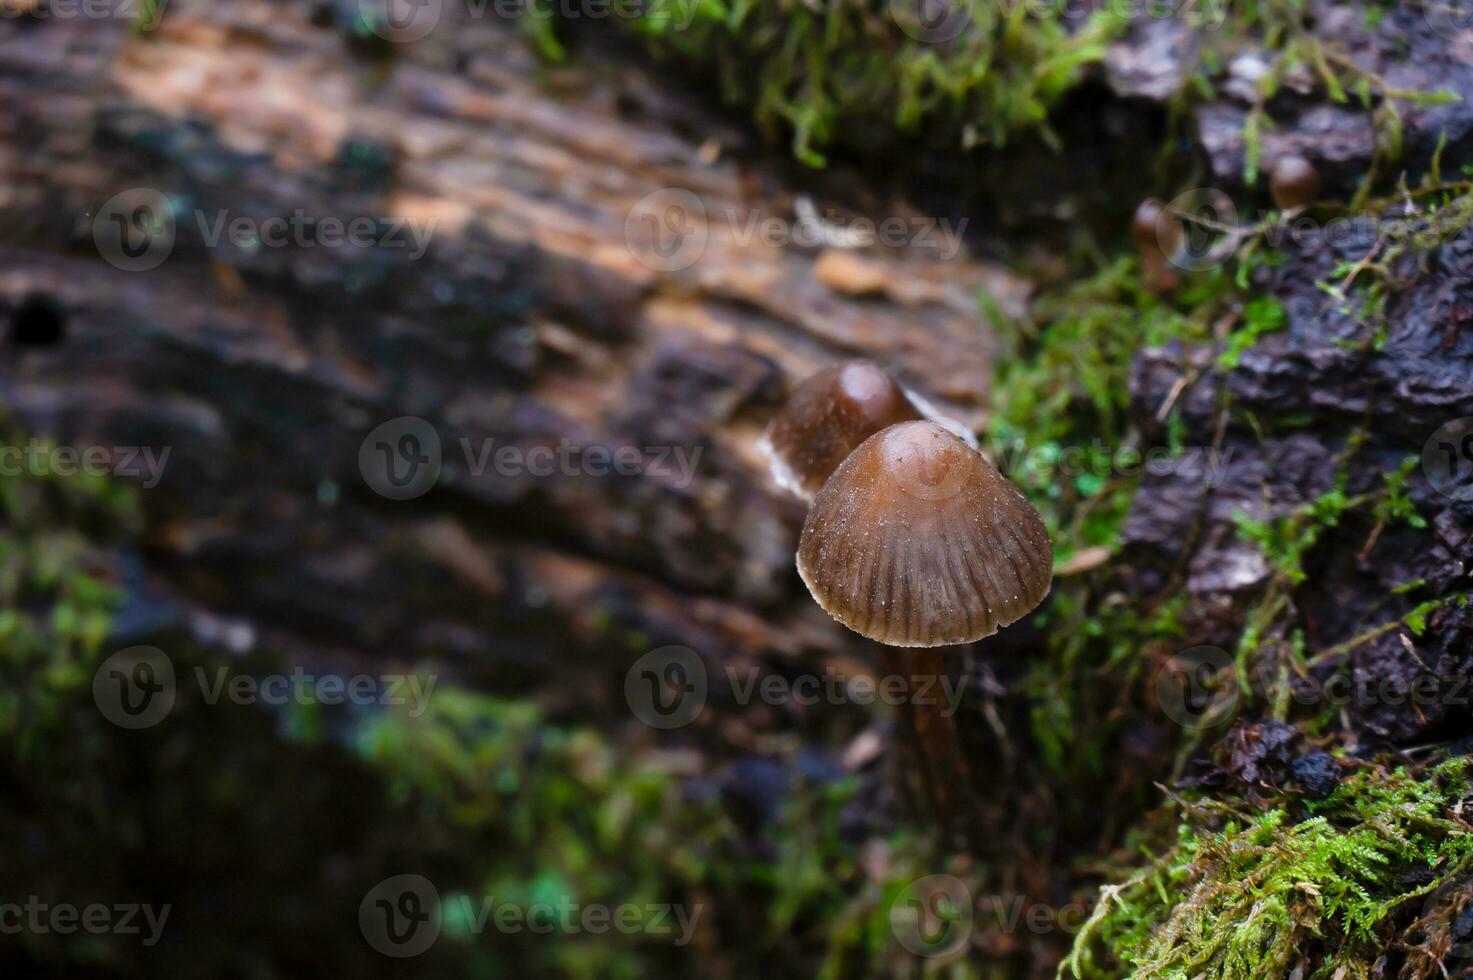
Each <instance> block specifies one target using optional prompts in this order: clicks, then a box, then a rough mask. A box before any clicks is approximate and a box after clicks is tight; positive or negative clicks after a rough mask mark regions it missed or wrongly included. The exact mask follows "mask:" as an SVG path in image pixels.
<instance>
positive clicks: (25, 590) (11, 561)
mask: <svg viewBox="0 0 1473 980" xmlns="http://www.w3.org/2000/svg"><path fill="white" fill-rule="evenodd" d="M28 441H29V440H28V438H27V437H25V436H24V435H21V434H20V433H19V430H18V429H17V428H16V427H15V426H13V425H11V424H9V423H8V422H6V421H5V420H4V419H3V417H0V444H7V445H25V444H26V443H27V442H28ZM140 523H141V521H140V517H139V508H138V502H137V495H136V493H135V492H134V491H133V490H132V489H131V488H128V487H125V486H122V485H120V484H117V483H115V482H113V481H111V480H107V479H103V478H99V477H96V476H91V475H81V474H79V475H77V476H72V477H59V476H56V475H54V474H49V473H40V474H32V473H29V472H21V473H17V474H13V475H0V737H8V738H14V739H15V745H16V747H17V748H18V749H19V750H20V751H21V752H22V753H26V752H29V751H30V749H31V748H32V747H33V745H35V744H36V742H37V740H40V739H44V737H45V735H46V732H47V731H48V730H49V729H50V727H51V726H52V725H53V724H55V723H56V721H57V720H58V716H59V715H58V713H59V711H60V710H61V705H62V703H63V701H64V700H65V698H66V697H67V696H68V694H69V692H72V691H74V690H75V689H77V688H81V687H85V686H86V685H87V684H89V683H91V678H92V667H93V661H94V660H95V658H96V656H97V654H98V652H99V651H100V649H101V646H102V643H103V641H104V640H105V639H106V637H107V634H108V629H109V624H110V622H111V616H112V613H113V612H114V611H115V610H116V608H117V607H118V605H119V604H120V602H121V601H122V594H121V592H120V591H119V590H118V588H117V586H116V583H115V582H112V581H109V579H108V578H107V574H106V568H107V565H106V563H105V561H104V560H103V558H102V554H103V551H102V549H101V548H100V547H99V546H98V544H97V542H98V541H99V540H106V539H107V538H109V537H114V536H117V535H118V534H120V533H125V532H127V531H130V530H134V529H136V528H137V527H138V526H139V525H140Z"/></svg>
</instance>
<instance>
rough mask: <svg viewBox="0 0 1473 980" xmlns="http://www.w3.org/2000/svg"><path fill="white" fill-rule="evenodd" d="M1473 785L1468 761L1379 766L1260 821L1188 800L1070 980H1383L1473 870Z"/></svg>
mask: <svg viewBox="0 0 1473 980" xmlns="http://www.w3.org/2000/svg"><path fill="white" fill-rule="evenodd" d="M1467 775H1468V763H1467V761H1466V760H1454V761H1451V762H1446V763H1444V764H1442V765H1440V766H1438V767H1436V768H1433V769H1430V770H1427V771H1424V772H1421V773H1413V772H1409V771H1406V770H1401V769H1398V770H1396V771H1394V772H1388V771H1386V770H1384V769H1381V768H1378V767H1367V768H1365V769H1363V770H1361V771H1359V772H1357V773H1355V774H1354V775H1352V776H1351V777H1350V778H1348V779H1346V780H1345V781H1344V782H1343V783H1342V784H1341V785H1340V786H1339V787H1338V788H1337V789H1336V790H1335V792H1334V793H1333V794H1332V795H1330V796H1329V797H1328V798H1327V799H1325V800H1324V801H1322V802H1319V803H1306V804H1303V806H1302V809H1301V807H1300V806H1298V805H1285V806H1282V807H1279V808H1276V809H1271V810H1269V811H1267V812H1265V813H1260V814H1248V813H1244V812H1241V811H1240V810H1237V809H1235V808H1234V807H1232V806H1230V805H1229V804H1226V803H1221V802H1212V801H1202V802H1197V803H1191V802H1187V801H1178V805H1179V806H1180V808H1181V811H1182V818H1183V819H1182V822H1181V825H1180V828H1179V830H1178V832H1177V840H1176V843H1175V844H1174V846H1172V847H1171V848H1170V849H1169V850H1168V851H1166V853H1164V854H1162V855H1160V856H1159V857H1156V858H1155V859H1153V860H1152V861H1151V862H1150V863H1149V864H1147V865H1146V866H1145V867H1144V868H1142V869H1141V870H1140V871H1138V872H1137V873H1136V874H1134V875H1132V876H1131V877H1129V878H1128V879H1126V880H1124V881H1123V882H1121V883H1119V884H1116V885H1113V886H1110V887H1107V888H1106V889H1105V890H1104V892H1103V894H1102V895H1101V898H1100V901H1099V905H1098V906H1097V908H1096V909H1095V912H1094V914H1093V915H1092V916H1091V917H1090V919H1089V921H1088V922H1087V923H1086V924H1085V926H1084V928H1083V929H1082V930H1081V931H1080V933H1079V935H1078V937H1077V938H1076V941H1075V946H1074V951H1073V953H1072V954H1071V955H1070V957H1069V958H1068V959H1067V960H1066V961H1065V963H1064V964H1063V966H1062V967H1061V968H1060V975H1061V976H1064V975H1069V976H1073V977H1076V978H1080V980H1083V978H1094V977H1117V976H1133V977H1180V978H1188V977H1228V978H1239V977H1241V978H1245V980H1246V978H1250V977H1263V976H1288V975H1290V973H1291V972H1292V971H1294V970H1295V969H1296V968H1299V969H1301V973H1300V974H1299V975H1302V976H1305V977H1311V978H1312V977H1347V978H1348V977H1366V976H1370V975H1371V969H1372V963H1373V962H1374V961H1375V960H1377V959H1378V958H1379V957H1380V956H1381V955H1382V953H1383V951H1384V950H1385V948H1386V947H1387V945H1388V944H1389V941H1390V940H1391V938H1392V937H1393V935H1394V934H1395V931H1396V928H1397V926H1398V924H1399V923H1400V924H1404V923H1405V922H1406V921H1407V920H1409V919H1411V918H1415V917H1416V915H1417V913H1418V911H1419V910H1420V908H1421V905H1422V903H1421V901H1419V900H1421V899H1423V898H1424V897H1425V896H1428V895H1430V894H1432V893H1434V892H1436V891H1437V890H1438V889H1439V888H1442V887H1443V886H1444V885H1445V883H1446V882H1448V881H1449V880H1451V879H1453V878H1454V877H1455V876H1457V875H1458V874H1460V873H1461V872H1463V871H1465V870H1466V869H1467V867H1468V866H1469V865H1470V863H1473V829H1470V827H1469V825H1468V824H1467V823H1466V822H1465V821H1464V820H1463V819H1462V816H1461V813H1460V811H1461V806H1462V803H1463V801H1464V799H1465V797H1466V796H1467V794H1468V789H1469V787H1468V781H1467ZM1301 965H1302V967H1301ZM1386 975H1394V974H1386ZM1416 975H1424V974H1422V973H1417V974H1416Z"/></svg>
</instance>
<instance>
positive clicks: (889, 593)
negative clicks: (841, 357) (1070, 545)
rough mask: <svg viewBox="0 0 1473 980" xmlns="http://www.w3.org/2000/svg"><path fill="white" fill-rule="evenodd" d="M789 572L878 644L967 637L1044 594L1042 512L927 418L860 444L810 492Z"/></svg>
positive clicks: (1014, 616)
mask: <svg viewBox="0 0 1473 980" xmlns="http://www.w3.org/2000/svg"><path fill="white" fill-rule="evenodd" d="M798 574H799V575H800V576H802V578H803V582H804V584H805V585H807V586H808V590H809V591H810V592H811V593H813V598H814V599H815V600H816V601H817V602H818V604H819V605H820V606H822V607H823V609H824V611H826V612H827V613H828V614H829V615H830V616H833V617H834V618H835V619H837V620H838V621H839V622H841V623H843V624H844V625H845V626H847V627H849V628H850V629H852V630H854V631H855V632H857V633H860V634H862V635H864V636H867V637H869V638H870V639H872V640H876V641H878V642H880V643H884V644H889V645H891V646H899V647H934V646H947V645H951V644H956V643H970V642H972V641H974V640H980V639H982V638H983V637H986V636H991V635H992V634H993V633H995V632H997V630H998V629H999V628H1000V627H1003V626H1007V625H1009V624H1011V623H1014V622H1016V621H1017V620H1019V619H1021V618H1022V617H1023V616H1025V615H1027V614H1028V613H1029V612H1030V611H1032V610H1033V609H1034V608H1035V607H1037V606H1038V604H1039V603H1040V602H1042V601H1043V599H1044V597H1045V596H1047V595H1048V591H1049V587H1050V585H1051V584H1052V582H1053V551H1052V548H1051V546H1050V543H1049V536H1048V531H1047V529H1046V528H1045V527H1044V523H1043V519H1042V518H1041V517H1040V516H1039V514H1038V512H1037V511H1036V510H1034V509H1033V507H1032V505H1031V504H1029V503H1028V500H1027V499H1026V498H1025V497H1024V496H1023V494H1022V492H1021V491H1020V490H1018V488H1017V487H1015V486H1013V485H1012V484H1011V483H1009V482H1008V480H1007V479H1006V478H1005V477H1003V476H1002V474H1000V473H998V471H997V470H996V469H994V468H993V466H992V464H991V463H989V462H988V461H987V459H986V457H984V456H983V455H982V454H981V453H980V452H978V451H977V450H976V449H973V448H972V447H971V446H969V445H967V444H966V442H964V441H963V440H962V439H961V438H959V437H958V436H956V435H955V434H954V433H952V432H950V431H948V430H947V429H945V428H943V427H942V426H940V425H937V424H936V423H934V422H902V423H900V424H898V425H893V426H891V427H889V428H888V429H885V430H884V431H882V432H879V433H877V434H876V435H873V436H871V437H870V438H869V439H867V440H865V441H864V443H863V444H862V445H860V447H859V448H858V449H856V450H855V451H854V452H853V453H852V454H851V455H850V456H849V458H848V459H846V460H844V462H843V463H842V464H841V465H840V466H839V468H838V469H837V470H835V471H834V475H833V476H832V477H830V478H829V481H828V482H827V483H825V484H824V486H823V489H822V490H820V491H819V493H818V495H817V496H816V497H815V498H814V500H813V507H812V508H811V509H810V510H809V512H808V520H807V521H806V522H805V523H804V525H803V534H802V538H801V539H800V542H799V546H798Z"/></svg>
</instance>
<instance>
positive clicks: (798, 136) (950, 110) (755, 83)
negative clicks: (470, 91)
mask: <svg viewBox="0 0 1473 980" xmlns="http://www.w3.org/2000/svg"><path fill="white" fill-rule="evenodd" d="M916 9H917V5H915V4H913V3H893V4H892V3H890V2H887V0H837V2H835V3H830V4H826V5H823V6H817V5H812V4H808V3H803V2H799V0H699V2H694V0H653V2H652V3H650V4H649V5H648V6H647V7H646V9H645V10H644V12H643V14H642V16H641V17H640V19H639V20H638V21H637V22H636V23H637V26H638V28H639V30H640V31H641V32H642V33H644V34H645V35H647V36H648V37H649V38H651V39H652V41H654V42H655V44H656V46H657V48H658V49H660V50H663V51H668V52H673V53H676V54H679V55H681V56H684V57H686V58H689V59H691V60H693V61H697V62H699V63H702V64H708V65H709V64H715V65H717V66H719V69H720V71H721V80H722V83H723V86H724V88H725V91H726V94H727V95H728V97H729V98H731V99H732V100H733V101H738V102H742V103H745V104H748V105H751V106H753V107H754V109H755V112H756V115H757V118H758V120H759V122H761V123H762V124H764V125H767V126H769V127H771V128H780V127H781V128H785V129H787V130H788V131H790V132H791V133H792V143H793V151H794V153H795V154H796V155H797V156H798V157H799V158H800V159H802V160H803V161H805V162H807V163H809V164H811V165H814V166H821V165H822V164H823V163H824V162H825V158H824V155H823V149H824V147H826V146H827V145H829V144H830V143H831V142H833V141H834V139H835V137H836V135H837V134H838V133H839V132H841V131H845V130H849V129H851V127H854V126H856V125H862V126H866V127H869V126H873V125H874V124H875V123H880V124H881V125H882V127H884V128H893V129H895V130H898V131H900V132H903V133H912V132H914V131H915V130H916V129H917V128H918V127H919V126H920V125H921V124H922V123H923V122H930V121H933V120H934V121H944V123H946V124H947V125H949V126H950V127H951V128H953V129H957V130H959V131H960V132H961V133H962V142H963V144H964V145H967V146H970V145H974V144H977V143H992V144H1001V143H1003V142H1004V141H1006V140H1007V139H1008V137H1009V136H1010V135H1011V134H1012V133H1015V132H1017V131H1019V130H1028V129H1031V130H1035V131H1039V132H1043V133H1045V134H1047V122H1046V120H1047V115H1048V110H1049V108H1050V106H1052V105H1053V104H1054V103H1055V102H1056V101H1057V100H1058V98H1059V97H1060V96H1061V95H1062V94H1063V93H1064V92H1066V91H1067V90H1068V89H1069V88H1070V87H1072V86H1073V85H1074V84H1075V83H1076V82H1077V81H1078V79H1079V77H1080V69H1081V68H1082V66H1084V65H1086V64H1089V63H1091V62H1094V61H1098V60H1099V59H1101V58H1102V57H1104V54H1105V42H1106V41H1108V40H1109V39H1110V38H1111V37H1112V36H1113V35H1114V34H1115V33H1116V32H1117V31H1118V30H1119V29H1120V28H1121V27H1123V23H1124V22H1123V20H1122V19H1121V18H1120V17H1119V16H1118V15H1110V14H1104V13H1100V14H1094V15H1092V16H1091V17H1090V18H1089V19H1088V20H1086V21H1085V22H1083V23H1080V24H1075V25H1073V26H1072V27H1066V25H1065V23H1064V20H1063V18H1062V17H1061V16H1060V15H1059V14H1058V13H1057V12H1055V11H1051V12H1049V13H1048V14H1047V16H1034V15H1033V14H1031V13H1030V12H1029V8H1028V7H1027V6H1026V5H1023V4H1017V5H1011V6H1009V5H998V4H995V3H989V2H987V0H960V2H959V4H957V5H955V6H954V7H952V8H949V9H950V10H951V13H950V14H949V15H948V17H947V22H948V23H954V24H956V25H957V31H958V33H956V36H954V37H951V36H950V35H951V34H952V31H951V30H948V29H945V28H942V29H941V30H940V31H939V33H940V34H944V35H946V37H945V38H944V39H943V38H939V37H938V40H937V41H935V42H929V41H926V40H922V39H921V38H925V37H935V36H937V34H935V33H931V32H930V31H929V30H928V28H927V26H926V25H923V24H921V23H920V22H919V21H918V20H916V19H915V11H916ZM953 18H956V19H953Z"/></svg>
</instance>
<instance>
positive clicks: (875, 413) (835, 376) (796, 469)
mask: <svg viewBox="0 0 1473 980" xmlns="http://www.w3.org/2000/svg"><path fill="white" fill-rule="evenodd" d="M920 417H921V412H920V410H919V409H918V408H917V407H916V406H915V405H914V404H913V403H912V402H911V400H910V399H909V398H908V397H906V394H905V392H904V390H902V389H901V387H900V385H898V384H896V383H895V380H894V379H893V378H891V377H890V375H889V374H887V373H885V370H884V369H883V368H881V367H880V366H879V365H877V364H875V363H874V362H872V361H863V360H859V361H844V362H842V363H839V364H835V365H833V366H831V367H827V368H824V369H823V370H822V371H819V372H818V373H817V374H815V375H813V376H812V377H810V378H808V379H807V380H805V381H804V382H802V383H801V384H800V385H798V387H797V388H795V389H794V390H793V393H792V394H791V395H790V396H788V400H787V402H786V403H785V404H784V405H783V407H782V411H780V412H779V413H778V415H777V418H775V419H774V420H773V423H772V427H771V428H770V429H769V430H768V433H767V437H766V440H765V448H766V449H767V451H768V452H769V454H770V455H771V456H772V462H773V475H774V477H775V478H776V479H777V482H778V483H779V484H781V485H782V486H784V487H786V488H787V489H789V490H792V491H793V492H794V493H797V494H798V495H799V496H801V497H805V498H808V497H812V496H813V495H814V494H815V493H817V492H818V489H819V487H822V486H823V484H824V481H825V480H827V479H828V478H829V474H831V473H833V472H834V470H835V469H836V468H837V467H838V465H839V464H840V463H842V462H843V461H844V458H845V457H846V456H848V455H849V454H850V453H852V452H853V451H854V448H855V447H856V446H858V445H859V444H860V443H862V442H864V440H866V439H868V438H869V437H870V436H872V435H874V434H875V433H876V432H879V431H880V430H881V429H883V428H885V427H886V426H889V425H894V424H895V423H897V422H905V421H909V420H911V419H919V418H920Z"/></svg>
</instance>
